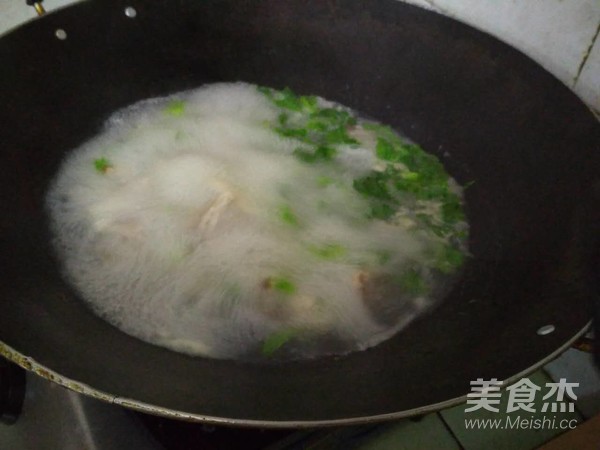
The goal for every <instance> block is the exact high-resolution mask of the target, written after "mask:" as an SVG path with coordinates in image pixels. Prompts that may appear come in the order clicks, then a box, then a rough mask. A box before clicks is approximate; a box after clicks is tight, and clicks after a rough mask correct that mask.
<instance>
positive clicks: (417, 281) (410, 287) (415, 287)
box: [398, 269, 429, 295]
mask: <svg viewBox="0 0 600 450" xmlns="http://www.w3.org/2000/svg"><path fill="white" fill-rule="evenodd" d="M398 282H399V284H400V287H401V288H402V289H403V290H404V291H406V292H407V293H409V294H410V295H424V294H426V293H427V292H428V291H429V286H428V285H427V282H426V281H425V279H424V278H423V276H422V275H421V274H420V273H419V272H417V271H416V270H414V269H409V270H407V271H406V272H404V273H403V274H402V275H400V277H399V279H398Z"/></svg>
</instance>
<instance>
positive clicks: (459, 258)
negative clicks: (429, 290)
mask: <svg viewBox="0 0 600 450" xmlns="http://www.w3.org/2000/svg"><path fill="white" fill-rule="evenodd" d="M464 260H465V255H464V253H463V252H462V251H460V250H459V249H457V248H455V247H453V246H451V245H446V246H444V247H443V248H442V249H441V251H440V253H439V255H438V258H437V261H436V265H435V267H436V268H437V269H438V270H439V271H440V272H443V273H451V272H454V271H455V270H456V269H457V268H459V267H460V266H462V264H463V263H464Z"/></svg>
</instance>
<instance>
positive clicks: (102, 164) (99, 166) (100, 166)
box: [94, 157, 112, 173]
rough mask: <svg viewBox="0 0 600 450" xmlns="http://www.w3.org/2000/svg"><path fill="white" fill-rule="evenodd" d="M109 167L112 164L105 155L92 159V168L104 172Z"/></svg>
mask: <svg viewBox="0 0 600 450" xmlns="http://www.w3.org/2000/svg"><path fill="white" fill-rule="evenodd" d="M111 167H112V164H111V163H110V162H109V161H108V159H106V158H105V157H102V158H98V159H95V160H94V168H95V169H96V170H97V171H98V172H100V173H106V171H107V170H108V169H110V168H111Z"/></svg>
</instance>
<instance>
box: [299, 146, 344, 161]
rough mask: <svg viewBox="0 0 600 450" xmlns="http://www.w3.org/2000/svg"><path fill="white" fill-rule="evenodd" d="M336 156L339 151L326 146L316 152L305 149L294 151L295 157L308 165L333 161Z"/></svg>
mask: <svg viewBox="0 0 600 450" xmlns="http://www.w3.org/2000/svg"><path fill="white" fill-rule="evenodd" d="M336 154H337V150H336V149H335V148H333V147H328V146H325V145H321V146H319V147H317V148H316V149H315V151H314V152H311V151H309V150H305V149H303V148H297V149H296V150H294V155H295V156H296V157H297V158H298V159H299V160H300V161H303V162H306V163H314V162H318V161H331V160H332V159H333V158H334V157H335V155H336Z"/></svg>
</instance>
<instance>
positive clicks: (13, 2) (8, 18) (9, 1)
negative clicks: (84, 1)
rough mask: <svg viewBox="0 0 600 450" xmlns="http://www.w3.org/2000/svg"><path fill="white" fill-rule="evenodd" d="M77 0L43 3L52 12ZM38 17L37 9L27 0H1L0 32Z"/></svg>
mask: <svg viewBox="0 0 600 450" xmlns="http://www.w3.org/2000/svg"><path fill="white" fill-rule="evenodd" d="M77 1H79V0H45V1H44V2H43V3H42V4H43V6H44V8H45V9H46V11H48V12H51V11H54V10H56V9H58V8H62V7H63V6H66V5H70V4H72V3H76V2H77ZM36 17H37V14H36V12H35V10H34V9H33V8H32V7H31V6H27V5H26V4H25V0H0V34H3V33H5V32H6V31H9V30H10V29H12V28H14V27H16V26H17V25H20V24H21V23H23V22H26V21H28V20H32V19H35V18H36Z"/></svg>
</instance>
